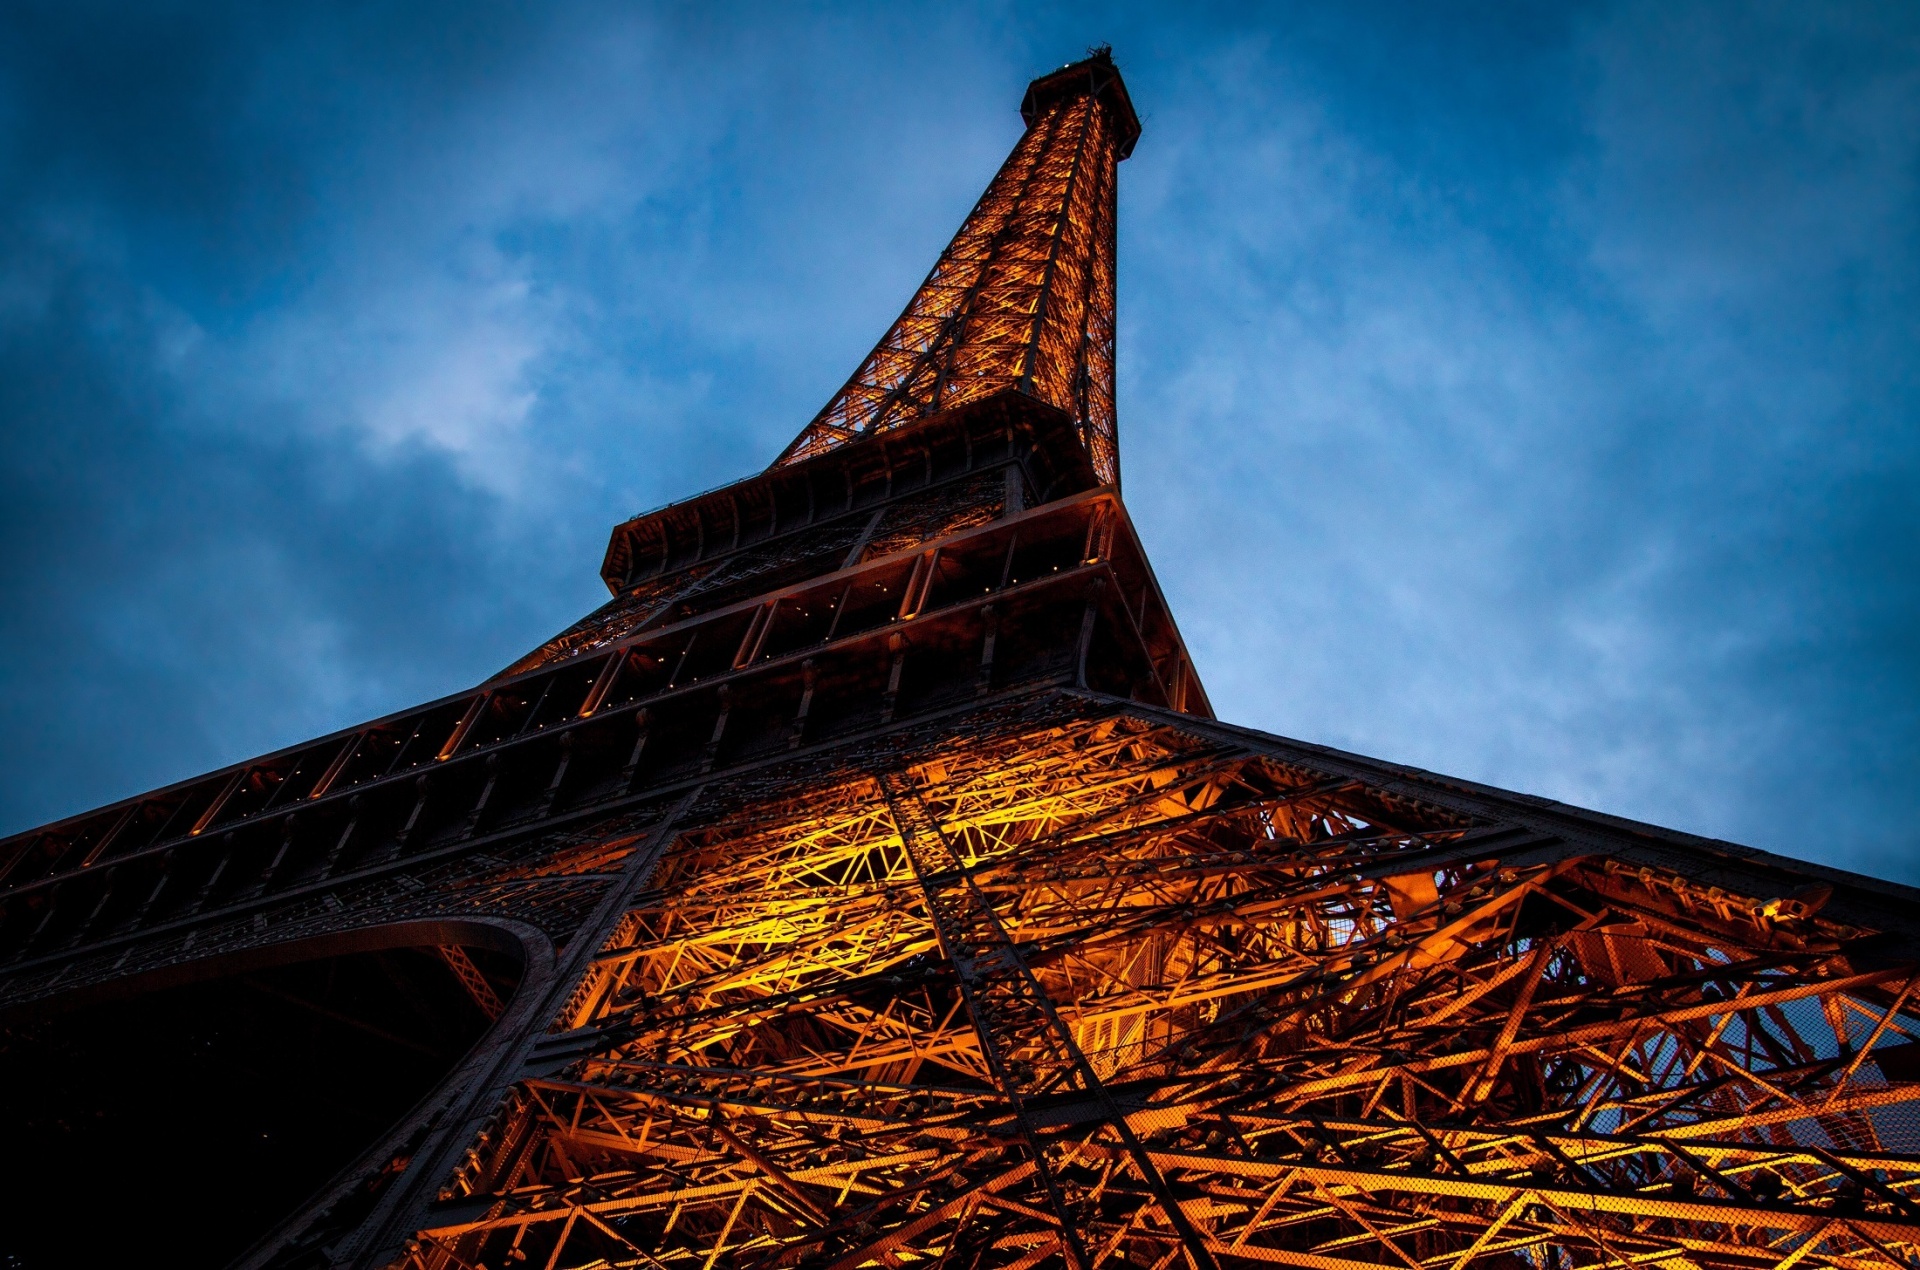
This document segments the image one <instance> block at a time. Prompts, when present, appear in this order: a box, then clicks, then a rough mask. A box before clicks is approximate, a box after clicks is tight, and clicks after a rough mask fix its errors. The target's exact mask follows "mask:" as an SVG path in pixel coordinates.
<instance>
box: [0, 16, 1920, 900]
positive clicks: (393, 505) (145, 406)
mask: <svg viewBox="0 0 1920 1270" xmlns="http://www.w3.org/2000/svg"><path fill="white" fill-rule="evenodd" d="M0 21H3V22H4V23H5V24H6V26H5V29H4V30H0V50H4V51H0V191H4V193H3V194H0V447H3V448H0V455H4V466H0V534H3V535H4V546H5V552H4V557H3V558H0V585H4V588H5V591H4V594H5V598H6V604H5V605H4V606H3V609H4V611H0V649H4V651H5V664H6V665H7V666H8V667H9V670H8V671H7V672H6V673H7V691H6V693H5V696H4V700H5V703H6V704H5V707H4V715H0V727H4V729H5V732H4V734H0V747H3V748H0V753H3V754H4V760H5V762H4V767H3V768H0V771H4V775H0V819H4V820H6V822H7V823H8V824H11V825H20V824H25V823H29V822H31V821H33V820H36V819H39V818H43V817H46V816H50V815H54V814H57V813H60V812H64V811H68V810H73V809H75V808H77V807H79V806H83V805H85V804H87V803H89V802H93V801H97V800H101V799H105V798H108V797H112V796H115V795H118V794H122V793H126V792H129V791H131V790H133V789H135V788H138V787H140V786H143V785H146V784H152V783H157V782H159V781H161V780H165V779H172V778H175V777H179V776H183V775H187V774H189V773H190V772H192V771H194V770H198V769H200V768H203V767H206V766H210V765H212V764H214V763H217V762H220V761H225V760H230V759H233V758H237V757H240V756H242V755H244V754H246V753H248V752H252V751H255V750H259V749H263V748H266V747H268V746H271V745H275V744H281V743H285V742H288V741H292V740H295V739H298V738H299V737H300V736H302V735H305V734H308V733H311V732H315V731H319V730H321V729H323V728H328V727H335V726H341V725H344V724H347V723H350V722H352V721H354V720H355V719H357V718H359V717H363V716H365V715H369V714H372V713H374V712H376V711H379V710H384V709H390V708H396V707H399V706H402V705H405V704H407V703H409V702H410V701H411V700H414V699H418V698H421V697H425V696H430V695H435V694H437V693H440V692H444V691H449V690H452V689H454V688H457V687H459V686H462V685H463V684H465V683H468V682H471V681H472V680H474V679H477V678H479V677H481V676H483V675H484V674H486V673H488V672H489V671H491V670H492V669H494V668H496V667H497V666H498V665H500V664H503V663H504V662H506V661H508V660H509V659H511V658H512V657H513V656H515V655H516V654H518V653H519V652H521V651H523V650H524V648H525V647H527V646H529V645H531V644H532V643H534V642H536V641H538V640H539V639H540V638H542V637H543V636H544V635H545V634H547V633H548V632H549V631H550V630H552V629H554V628H557V627H559V626H561V625H564V624H565V623H566V622H567V621H569V620H571V619H572V618H573V617H574V616H576V615H577V614H578V612H580V611H581V610H583V609H584V608H586V607H587V606H589V605H591V604H592V603H594V602H595V600H596V594H595V592H596V587H597V581H596V579H595V578H594V576H593V571H594V566H595V564H596V563H597V560H598V555H599V547H600V545H601V539H602V535H603V534H604V532H605V529H606V527H607V526H608V525H609V524H610V523H611V522H613V521H614V520H616V519H618V518H620V517H622V516H625V515H628V514H630V513H632V512H634V511H636V510H639V509H640V508H641V507H644V506H647V505H652V504H655V503H658V502H661V501H665V500H666V499H669V498H673V497H677V496H680V495H682V494H685V493H687V492H688V491H690V490H693V489H698V488H703V487H705V486H708V485H711V484H713V483H715V482H716V481H719V480H723V479H727V478H730V477H733V476H737V475H740V474H742V473H744V472H746V471H749V470H751V469H752V468H754V467H757V466H759V465H760V464H762V463H764V462H765V461H766V460H767V459H768V458H769V457H770V456H771V455H772V454H773V453H774V452H775V451H776V450H777V448H778V447H779V445H780V444H782V443H783V442H784V441H785V440H786V439H787V437H789V436H790V435H791V434H792V433H793V432H794V431H795V430H796V429H797V428H798V427H799V426H800V424H801V423H802V422H803V421H804V419H805V418H806V417H807V416H808V415H809V414H810V413H811V412H812V410H813V409H814V408H816V407H817V406H818V404H819V403H820V402H821V401H822V400H824V399H825V397H826V396H827V395H828V394H830V393H831V391H832V390H833V389H834V388H835V387H836V386H837V385H838V383H839V381H840V379H841V378H842V377H843V376H844V375H845V374H846V372H847V371H848V370H849V369H850V368H851V367H852V365H853V363H854V362H855V361H856V360H857V359H858V357H859V356H860V355H861V353H863V352H864V351H865V348H866V347H867V345H868V343H869V342H870V341H871V340H872V339H873V338H874V337H875V336H876V335H877V334H878V333H879V331H880V330H881V329H882V328H883V327H884V326H885V324H886V323H887V321H888V320H890V319H891V317H892V316H893V314H894V313H895V312H896V311H897V309H898V306H899V305H900V303H901V302H902V301H903V300H904V299H905V297H906V295H907V293H908V291H909V290H910V289H911V288H912V286H913V285H914V284H915V282H917V280H918V279H919V277H920V276H921V274H922V273H923V272H924V270H925V269H926V267H927V265H928V264H929V263H930V262H931V260H932V258H933V255H934V253H935V252H937V251H938V249H939V247H940V245H941V244H942V243H943V242H944V241H945V238H946V236H947V235H948V234H949V233H950V232H951V230H952V228H953V226H954V225H956V224H957V223H958V221H959V219H960V217H961V216H962V215H963V214H964V212H965V209H966V207H967V206H968V205H969V203H970V202H971V201H972V199H973V197H974V196H975V195H976V194H977V193H978V191H979V189H980V187H981V186H982V185H983V184H984V182H985V180H986V179H987V177H988V176H989V175H990V173H991V171H992V170H993V168H994V166H995V165H996V164H997V163H998V161H999V159H1000V157H1001V156H1002V155H1003V154H1004V153H1005V151H1006V149H1007V147H1008V146H1010V145H1011V143H1012V141H1013V140H1014V138H1015V136H1016V135H1017V132H1018V127H1019V124H1018V120H1017V117H1016V116H1015V115H1014V112H1013V106H1014V104H1015V103H1016V102H1017V101H1018V96H1019V91H1020V88H1021V86H1022V85H1023V83H1024V82H1025V80H1026V78H1028V77H1029V76H1030V75H1032V74H1034V73H1036V72H1038V71H1040V70H1043V69H1045V68H1046V67H1047V66H1048V65H1050V64H1052V63H1056V62H1059V61H1063V60H1066V59H1068V58H1071V57H1073V56H1076V55H1078V53H1079V51H1080V49H1081V47H1083V46H1084V45H1085V44H1087V43H1090V42H1093V41H1095V40H1102V39H1106V40H1112V41H1113V43H1114V44H1115V46H1116V48H1117V50H1118V54H1119V57H1120V59H1121V62H1122V65H1123V67H1124V68H1125V70H1126V72H1127V74H1128V77H1129V82H1130V84H1131V86H1132V88H1133V91H1134V95H1135V97H1136V100H1137V101H1138V103H1139V104H1140V106H1141V107H1142V110H1143V113H1144V115H1145V116H1146V122H1147V134H1146V136H1145V138H1144V139H1143V141H1142V143H1141V145H1140V148H1139V151H1138V153H1137V154H1136V156H1135V157H1134V159H1132V160H1131V161H1129V163H1128V164H1127V165H1126V167H1125V169H1123V243H1122V251H1123V261H1122V272H1123V278H1122V286H1123V294H1122V307H1123V311H1122V324H1123V325H1122V341H1123V345H1122V384H1121V389H1122V410H1123V421H1122V427H1123V438H1124V445H1125V455H1124V463H1125V466H1126V470H1127V473H1128V486H1127V496H1128V500H1129V503H1130V505H1131V506H1132V507H1133V509H1134V512H1135V515H1136V517H1137V519H1138V520H1139V521H1140V522H1141V525H1142V528H1143V531H1144V532H1145V534H1146V535H1147V537H1148V540H1149V544H1150V546H1151V548H1152V550H1153V552H1154V555H1155V559H1156V561H1157V562H1158V564H1159V567H1160V569H1161V571H1162V573H1163V575H1164V577H1165V580H1166V581H1167V583H1168V584H1169V588H1170V590H1171V591H1172V592H1173V594H1174V596H1175V599H1176V604H1177V608H1178V612H1179V615H1180V617H1181V619H1182V621H1183V623H1184V625H1185V627H1186V629H1187V631H1188V634H1189V636H1190V638H1191V639H1192V641H1193V643H1194V644H1195V646H1196V649H1197V650H1198V653H1199V655H1200V658H1201V662H1202V668H1203V670H1204V671H1205V673H1206V675H1207V676H1208V679H1209V683H1210V685H1211V686H1212V687H1213V689H1214V692H1215V695H1216V697H1217V699H1218V700H1220V701H1221V702H1223V703H1227V704H1228V705H1229V707H1230V710H1231V713H1232V715H1233V717H1234V718H1236V719H1237V720H1239V721H1243V722H1248V723H1252V724H1255V725H1258V726H1263V727H1268V728H1272V729H1275V730H1278V731H1282V732H1287V733H1291V734H1294V735H1299V736H1304V737H1309V738H1312V739H1316V740H1322V741H1328V742H1332V743H1336V744H1342V745H1349V746H1352V747H1355V748H1358V749H1363V750H1367V751H1370V752H1374V753H1378V754H1380V755H1382V756H1384V757H1389V758H1395V759H1401V760H1404V761H1408V762H1412V763H1416V764H1419V765H1423V766H1427V767H1433V768H1438V769H1443V770H1450V771H1455V772H1458V773H1459V774H1461V775H1465V776H1471V777H1476V778H1480V779H1487V780H1492V781H1496V782H1500V783H1505V784H1509V785H1514V786H1519V787H1522V788H1526V789H1530V790H1534V791H1536V792H1540V793H1546V794H1551V795H1554V796H1558V797H1564V798H1568V799H1570V800H1574V801H1581V802H1586V803H1590V804H1594V805H1598V806H1601V807H1604V808H1606V809H1608V810H1613V811H1618V812H1621V813H1624V814H1628V815H1636V816H1641V817H1645V818H1649V819H1655V820H1662V821H1668V822H1671V823H1676V824H1678V825H1680V826H1682V827H1685V828H1689V829H1694V830H1698V831H1701V832H1706V833H1712V834H1719V835H1723V836H1727V837H1732V838H1737V839H1742V840H1746V841H1750V842H1754V843H1756V844H1757V845H1762V846H1767V847H1772V848H1775V849H1779V850H1785V851H1789V852H1793V853H1797V854H1803V855H1816V854H1817V855H1820V856H1822V857H1824V858H1828V859H1834V860H1840V861H1843V862H1850V863H1853V864H1855V865H1858V866H1862V867H1872V868H1879V869H1884V870H1887V871H1889V872H1896V873H1900V874H1903V875H1909V876H1911V875H1914V874H1915V871H1916V869H1917V868H1920V865H1916V864H1915V863H1914V861H1913V860H1912V859H1911V858H1910V857H1911V853H1912V850H1913V846H1914V844H1913V843H1912V841H1911V838H1910V834H1909V831H1908V829H1907V828H1906V826H1907V825H1908V824H1910V823H1911V822H1912V820H1913V818H1914V814H1915V812H1916V811H1920V806H1916V803H1917V802H1920V794H1916V793H1915V791H1914V785H1915V783H1914V782H1913V781H1912V780H1911V770H1912V766H1913V762H1914V760H1915V758H1916V756H1917V755H1920V682H1917V680H1920V672H1917V668H1920V647H1916V636H1915V635H1914V631H1915V630H1916V629H1920V584H1917V583H1916V577H1915V570H1914V568H1913V564H1912V560H1913V559H1914V558H1915V556H1916V554H1920V507H1916V495H1915V494H1914V493H1913V491H1914V490H1915V489H1916V484H1915V481H1914V477H1915V475H1916V473H1915V470H1914V469H1915V467H1916V453H1917V451H1920V443H1917V442H1916V441H1915V438H1914V433H1913V430H1912V420H1913V418H1914V417H1915V413H1916V412H1915V405H1916V394H1917V392H1920V389H1917V388H1916V381H1915V366H1916V358H1915V351H1916V350H1915V344H1916V337H1917V329H1916V322H1915V313H1916V306H1915V292H1914V288H1915V284H1916V279H1915V235H1916V231H1915V226H1916V225H1920V216H1916V210H1917V209H1916V187H1915V181H1916V172H1917V171H1920V163H1917V162H1916V160H1920V141H1916V138H1920V127H1916V124H1920V80H1917V79H1916V75H1917V74H1920V72H1917V70H1916V68H1917V67H1920V55H1917V51H1916V41H1920V22H1917V21H1916V20H1914V19H1913V18H1912V17H1911V15H1909V14H1907V13H1905V12H1904V11H1901V10H1898V9H1883V8H1876V7H1873V6H1868V5H1860V6H1853V7H1844V6H1843V7H1841V8H1837V9H1836V8H1831V7H1829V8H1828V9H1824V10H1820V11H1814V10H1808V9H1805V8H1804V7H1798V6H1780V7H1775V8H1771V9H1769V8H1766V7H1761V8H1757V9H1756V8H1753V7H1751V6H1741V7H1738V8H1735V7H1727V8H1716V7H1713V6H1707V7H1692V8H1688V9H1686V10H1673V9H1671V8H1670V7H1667V6H1651V7H1647V6H1641V7H1635V6H1631V5H1623V6H1605V7H1596V8H1591V9H1572V10H1566V9H1560V8H1548V7H1544V6H1543V7H1541V8H1540V9H1538V10H1531V11H1526V10H1514V9H1512V8H1510V7H1503V8H1502V9H1501V10H1500V11H1499V12H1498V13H1493V14H1489V15H1487V16H1486V17H1485V18H1484V19H1476V18H1473V17H1472V16H1471V15H1462V14H1460V13H1451V14H1449V15H1447V16H1445V17H1444V18H1441V17H1439V16H1437V15H1435V14H1432V13H1430V12H1429V11H1428V10H1427V9H1426V8H1424V7H1422V6H1397V5H1380V6H1370V7H1358V8H1349V9H1341V10H1328V9H1325V8H1324V7H1320V6H1311V7H1309V6H1298V7H1276V8H1273V9H1271V10H1268V11H1265V12H1264V13H1263V15H1262V16H1261V19H1260V20H1259V21H1258V22H1251V21H1249V20H1247V19H1246V18H1245V16H1244V15H1241V14H1234V15H1231V17H1229V16H1227V15H1210V14H1209V13H1207V12H1205V11H1202V10H1193V11H1190V12H1182V13H1178V14H1169V13H1167V12H1166V11H1164V10H1162V9H1160V8H1158V7H1153V8H1149V7H1144V6H1142V7H1137V8H1120V9H1115V8H1112V7H1111V6H1102V7H1100V8H1098V9H1094V8H1086V9H1072V8H1064V9H1058V10H1054V11H1050V12H1049V13H1046V14H1041V15H1030V14H1028V13H1027V12H1026V11H1025V10H1017V11H1016V10H1015V9H1014V8H1013V7H1010V6H996V5H987V6H981V7H978V8H975V9H973V10H971V11H961V10H943V11H940V12H939V13H937V14H933V13H917V14H903V13H900V12H896V11H894V10H891V9H880V8H877V7H848V8H845V9H839V10H830V11H808V12H800V11H796V10H792V9H789V8H786V7H772V6H768V7H760V6H743V7H737V8H723V9H702V10H683V11H677V12H675V11H665V10H634V9H631V8H627V7H615V6H606V5H600V4H594V3H577V4H563V5H558V6H546V7H541V8H538V9H532V10H524V11H523V10H515V9H511V8H505V7H502V8H498V9H486V8H481V9H475V8H473V7H470V6H459V7H450V8H447V9H445V10H435V9H433V8H431V7H428V8H420V9H412V10H407V11H393V12H387V13H374V12H372V11H359V10H356V11H352V12H347V11H341V10H336V9H333V8H331V7H320V6H316V7H314V8H312V9H310V10H303V9H298V8H288V7H285V6H281V7H277V8H274V9H271V10H260V9H251V8H239V7H236V8H233V9H230V10H222V9H220V8H218V7H217V6H215V7H207V6H202V7H199V8H196V9H195V10H194V11H192V12H187V11H179V10H170V9H164V8H148V7H138V6H125V7H120V6H100V7H96V8H91V9H89V8H86V7H79V8H76V7H74V6H57V7H56V6H43V7H38V8H35V7H31V6H17V7H15V8H14V9H13V10H11V11H10V12H9V16H8V17H7V18H5V19H0Z"/></svg>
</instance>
